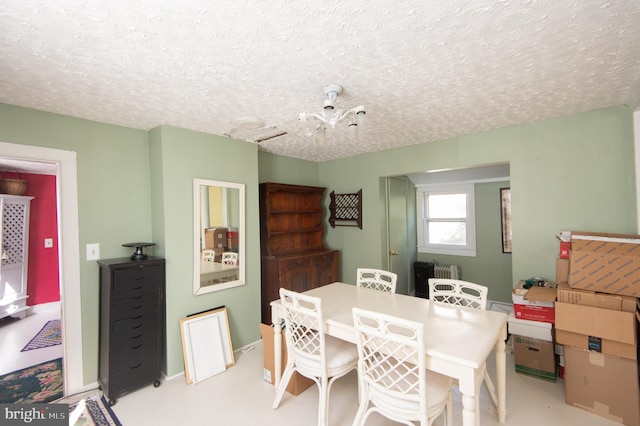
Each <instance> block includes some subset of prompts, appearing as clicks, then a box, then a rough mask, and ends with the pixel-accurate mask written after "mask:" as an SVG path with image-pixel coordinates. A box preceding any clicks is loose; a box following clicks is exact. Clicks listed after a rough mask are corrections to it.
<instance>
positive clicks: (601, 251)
mask: <svg viewBox="0 0 640 426" xmlns="http://www.w3.org/2000/svg"><path fill="white" fill-rule="evenodd" d="M569 260H570V262H569V285H570V286H571V287H572V288H582V289H585V290H593V291H600V292H603V293H612V294H623V295H626V296H632V297H640V235H628V234H605V233H596V232H576V231H573V232H572V234H571V257H570V259H569Z"/></svg>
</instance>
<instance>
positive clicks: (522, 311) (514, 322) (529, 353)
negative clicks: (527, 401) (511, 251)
mask: <svg viewBox="0 0 640 426" xmlns="http://www.w3.org/2000/svg"><path fill="white" fill-rule="evenodd" d="M525 284H526V283H525V281H520V282H519V283H518V285H516V287H515V288H514V289H513V294H512V300H513V308H514V312H513V315H510V316H509V320H508V327H509V333H510V334H511V335H512V337H511V338H512V343H513V352H514V358H515V366H516V372H517V373H521V374H525V375H528V376H532V377H536V378H539V379H543V380H548V381H552V382H555V381H556V367H555V365H556V362H555V354H554V353H555V347H554V338H553V322H554V321H555V310H554V300H555V299H556V289H555V283H546V284H547V286H537V285H536V286H533V287H530V288H525V287H528V286H525Z"/></svg>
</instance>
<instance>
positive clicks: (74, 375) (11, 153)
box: [0, 142, 85, 395]
mask: <svg viewBox="0 0 640 426" xmlns="http://www.w3.org/2000/svg"><path fill="white" fill-rule="evenodd" d="M0 153H1V154H0V155H2V156H3V157H11V158H13V159H16V160H24V161H33V162H40V163H47V164H55V165H56V166H57V167H56V169H57V171H56V197H57V203H56V204H57V208H58V253H59V265H58V271H59V278H60V292H61V294H60V298H61V299H60V300H61V302H62V341H63V345H64V346H63V374H64V394H65V395H73V394H76V393H79V392H82V391H83V390H85V389H84V385H83V383H84V378H83V362H82V361H83V358H82V326H81V320H82V316H81V308H80V306H81V298H80V240H79V230H78V175H77V164H76V152H74V151H65V150H60V149H52V148H42V147H38V146H31V145H18V144H10V143H5V142H0Z"/></svg>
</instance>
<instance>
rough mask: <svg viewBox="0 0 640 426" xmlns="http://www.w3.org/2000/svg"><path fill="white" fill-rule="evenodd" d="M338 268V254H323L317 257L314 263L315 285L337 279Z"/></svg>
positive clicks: (332, 281)
mask: <svg viewBox="0 0 640 426" xmlns="http://www.w3.org/2000/svg"><path fill="white" fill-rule="evenodd" d="M338 273H339V268H338V256H337V255H335V254H333V255H323V256H322V257H319V258H318V259H317V262H316V264H315V277H314V279H315V281H316V283H317V284H316V286H321V285H327V284H331V283H334V282H336V281H338V279H339V277H338Z"/></svg>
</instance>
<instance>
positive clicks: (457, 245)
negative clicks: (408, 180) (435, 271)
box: [416, 183, 476, 257]
mask: <svg viewBox="0 0 640 426" xmlns="http://www.w3.org/2000/svg"><path fill="white" fill-rule="evenodd" d="M416 206H417V209H418V211H417V216H418V251H419V252H421V253H438V254H453V255H459V256H473V257H475V255H476V224H475V199H474V186H473V184H472V183H468V184H448V185H426V186H419V187H417V188H416Z"/></svg>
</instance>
